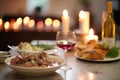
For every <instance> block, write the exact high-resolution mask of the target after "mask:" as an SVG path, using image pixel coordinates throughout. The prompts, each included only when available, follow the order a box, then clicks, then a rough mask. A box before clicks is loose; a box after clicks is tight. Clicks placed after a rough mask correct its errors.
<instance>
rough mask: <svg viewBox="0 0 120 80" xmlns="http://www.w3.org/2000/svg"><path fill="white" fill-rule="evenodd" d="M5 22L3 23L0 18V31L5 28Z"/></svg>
mask: <svg viewBox="0 0 120 80" xmlns="http://www.w3.org/2000/svg"><path fill="white" fill-rule="evenodd" d="M2 25H3V21H2V19H1V18H0V31H2V28H3V26H2Z"/></svg>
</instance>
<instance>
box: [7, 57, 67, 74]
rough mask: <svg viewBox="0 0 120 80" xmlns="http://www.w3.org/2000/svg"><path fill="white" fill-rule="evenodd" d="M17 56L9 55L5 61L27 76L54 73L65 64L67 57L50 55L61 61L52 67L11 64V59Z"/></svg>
mask: <svg viewBox="0 0 120 80" xmlns="http://www.w3.org/2000/svg"><path fill="white" fill-rule="evenodd" d="M14 57H15V56H12V57H9V58H7V59H6V60H5V63H6V64H7V65H8V66H9V67H10V68H12V69H13V70H15V71H16V72H18V73H19V74H22V75H27V76H44V75H48V74H52V73H54V72H55V71H56V70H57V69H59V68H60V67H61V66H63V65H64V63H65V59H63V58H60V57H58V56H52V55H49V57H51V58H53V59H55V60H56V61H58V62H61V64H59V65H55V66H52V67H46V68H44V67H21V66H14V65H11V64H10V62H11V59H12V58H14Z"/></svg>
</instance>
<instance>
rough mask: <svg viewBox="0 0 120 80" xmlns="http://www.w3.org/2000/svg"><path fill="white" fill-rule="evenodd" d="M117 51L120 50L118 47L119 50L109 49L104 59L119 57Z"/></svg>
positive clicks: (115, 48)
mask: <svg viewBox="0 0 120 80" xmlns="http://www.w3.org/2000/svg"><path fill="white" fill-rule="evenodd" d="M119 49H120V47H119V48H117V47H112V48H111V49H110V51H109V52H108V53H107V55H106V57H108V58H115V57H117V56H118V55H119Z"/></svg>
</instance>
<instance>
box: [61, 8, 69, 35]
mask: <svg viewBox="0 0 120 80" xmlns="http://www.w3.org/2000/svg"><path fill="white" fill-rule="evenodd" d="M69 28H70V17H69V16H68V11H67V10H64V11H63V16H62V30H63V32H65V33H67V32H68V31H69Z"/></svg>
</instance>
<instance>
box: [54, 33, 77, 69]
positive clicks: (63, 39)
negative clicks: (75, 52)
mask: <svg viewBox="0 0 120 80" xmlns="http://www.w3.org/2000/svg"><path fill="white" fill-rule="evenodd" d="M75 43H76V34H75V32H73V31H69V32H63V31H58V32H57V35H56V44H57V46H58V47H59V48H61V49H63V50H64V58H65V59H66V63H65V65H64V66H63V67H61V69H62V70H64V71H67V70H70V69H72V68H71V67H70V66H68V65H67V56H66V52H67V51H68V50H69V49H72V48H73V47H74V46H75Z"/></svg>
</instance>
